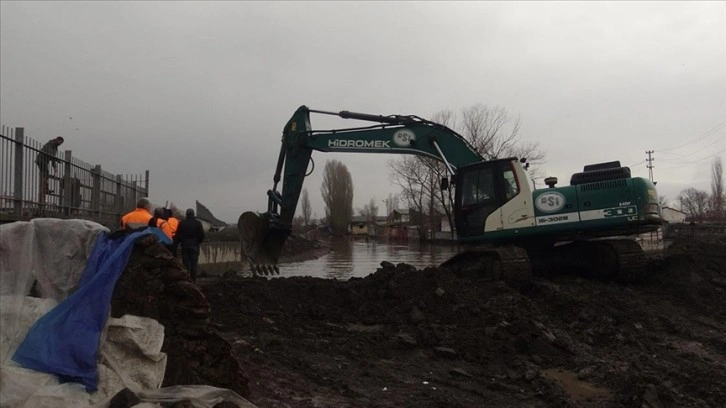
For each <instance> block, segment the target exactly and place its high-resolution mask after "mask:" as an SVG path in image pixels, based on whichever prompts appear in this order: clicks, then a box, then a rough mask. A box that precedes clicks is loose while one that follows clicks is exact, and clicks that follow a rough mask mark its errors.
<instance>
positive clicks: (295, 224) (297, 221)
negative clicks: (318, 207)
mask: <svg viewBox="0 0 726 408" xmlns="http://www.w3.org/2000/svg"><path fill="white" fill-rule="evenodd" d="M304 222H305V220H304V219H303V216H302V215H296V216H295V217H294V218H293V219H292V229H293V230H294V231H299V230H300V229H301V228H302V226H303V224H304Z"/></svg>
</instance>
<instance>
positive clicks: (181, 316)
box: [111, 235, 249, 397]
mask: <svg viewBox="0 0 726 408" xmlns="http://www.w3.org/2000/svg"><path fill="white" fill-rule="evenodd" d="M111 314H112V316H113V317H121V316H123V315H124V314H132V315H137V316H145V317H150V318H153V319H156V320H158V321H159V322H160V323H161V324H163V325H164V335H165V338H164V345H163V347H162V352H164V353H167V368H166V375H165V377H164V383H163V386H165V387H166V386H171V385H184V384H207V385H213V386H217V387H221V388H228V389H231V390H233V391H235V392H237V393H238V394H240V395H242V396H243V397H244V396H247V395H248V394H249V387H248V379H247V377H246V376H245V375H244V372H243V370H242V368H241V367H240V365H239V363H238V362H237V361H236V360H235V359H234V358H233V356H232V354H231V346H230V344H229V343H228V342H227V341H226V340H225V339H224V338H222V337H220V336H219V335H218V334H216V333H215V332H214V331H213V330H211V329H210V326H209V317H210V306H209V302H208V301H207V299H206V297H205V296H204V294H203V293H202V292H201V290H200V288H199V287H198V286H197V285H196V284H194V283H193V282H192V281H191V279H190V277H189V273H188V272H187V271H186V269H185V268H184V266H183V265H182V264H181V263H180V261H179V260H178V259H176V258H174V257H173V256H172V255H171V253H170V252H169V251H168V250H166V249H165V248H164V247H163V246H162V245H161V244H159V243H158V240H157V238H156V237H155V236H153V235H150V236H146V237H144V238H142V239H140V240H139V241H138V242H137V243H136V245H135V247H134V250H133V252H132V254H131V258H130V260H129V263H128V265H127V267H126V270H125V271H124V273H123V274H122V275H121V277H120V278H119V280H118V282H117V284H116V287H115V289H114V293H113V297H112V300H111Z"/></svg>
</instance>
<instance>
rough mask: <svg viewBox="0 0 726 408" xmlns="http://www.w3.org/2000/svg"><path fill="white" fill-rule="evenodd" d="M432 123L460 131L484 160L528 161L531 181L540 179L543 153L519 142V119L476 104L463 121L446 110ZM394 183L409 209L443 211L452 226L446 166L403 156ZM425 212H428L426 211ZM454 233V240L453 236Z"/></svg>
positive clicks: (465, 112)
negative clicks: (445, 184) (444, 183)
mask: <svg viewBox="0 0 726 408" xmlns="http://www.w3.org/2000/svg"><path fill="white" fill-rule="evenodd" d="M432 120H433V121H435V122H437V123H440V124H442V125H444V126H447V127H449V128H451V129H454V130H455V131H458V133H460V134H461V135H462V136H463V137H464V138H465V139H466V140H467V141H469V142H470V143H471V144H472V146H473V147H474V148H475V149H476V150H477V151H478V152H479V153H480V154H481V155H482V156H483V157H484V158H485V159H494V158H502V157H519V158H526V159H527V161H528V162H529V163H530V170H529V172H530V178H531V179H535V178H540V177H541V174H539V173H540V170H539V167H538V165H539V164H541V163H542V162H543V161H544V157H545V155H544V152H543V151H542V150H541V149H540V148H539V145H538V144H537V143H531V142H530V143H524V142H521V141H520V140H519V129H520V126H521V120H520V118H518V117H517V118H510V116H509V113H508V112H507V110H506V109H504V108H502V107H495V108H488V107H486V106H484V105H482V104H477V105H474V106H471V107H469V108H464V109H462V110H461V116H460V119H459V118H458V117H457V116H456V114H455V113H454V112H453V111H450V110H443V111H439V112H436V113H434V114H433V115H432ZM388 167H389V169H390V170H391V180H392V182H393V183H394V184H396V185H398V186H400V187H401V189H402V195H403V200H404V202H405V203H406V204H407V205H408V206H409V208H411V209H413V210H415V211H420V212H422V213H423V212H428V213H429V215H430V218H432V217H433V211H434V209H438V210H441V211H442V212H443V213H444V214H445V216H446V217H447V218H448V220H449V224H450V225H454V223H453V213H452V210H451V208H452V205H451V202H452V196H451V190H448V191H442V190H441V189H440V188H439V184H438V181H439V180H441V178H443V177H446V176H448V172H447V169H446V168H445V166H444V165H443V163H441V162H439V161H437V160H432V159H428V158H423V157H418V156H416V157H410V156H404V157H402V158H400V159H397V160H392V161H389V163H388ZM425 208H426V210H425ZM453 233H454V232H453V231H452V236H453Z"/></svg>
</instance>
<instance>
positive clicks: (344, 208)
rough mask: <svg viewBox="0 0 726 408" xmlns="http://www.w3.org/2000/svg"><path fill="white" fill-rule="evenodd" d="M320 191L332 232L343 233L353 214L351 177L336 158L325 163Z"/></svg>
mask: <svg viewBox="0 0 726 408" xmlns="http://www.w3.org/2000/svg"><path fill="white" fill-rule="evenodd" d="M320 193H321V194H322V196H323V202H324V203H325V217H326V219H327V221H328V224H329V225H330V227H331V228H332V230H333V233H334V234H345V233H346V232H347V231H348V225H349V224H350V220H351V217H352V216H353V179H352V177H351V175H350V172H349V171H348V168H347V167H346V166H345V165H344V164H343V163H341V162H339V161H337V160H328V161H327V162H326V163H325V170H324V171H323V184H322V186H321V187H320Z"/></svg>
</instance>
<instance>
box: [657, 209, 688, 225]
mask: <svg viewBox="0 0 726 408" xmlns="http://www.w3.org/2000/svg"><path fill="white" fill-rule="evenodd" d="M686 215H687V214H686V213H684V212H683V211H681V210H676V209H675V208H670V207H663V208H662V209H661V217H663V221H665V222H667V223H669V224H680V223H683V222H685V221H686Z"/></svg>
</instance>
